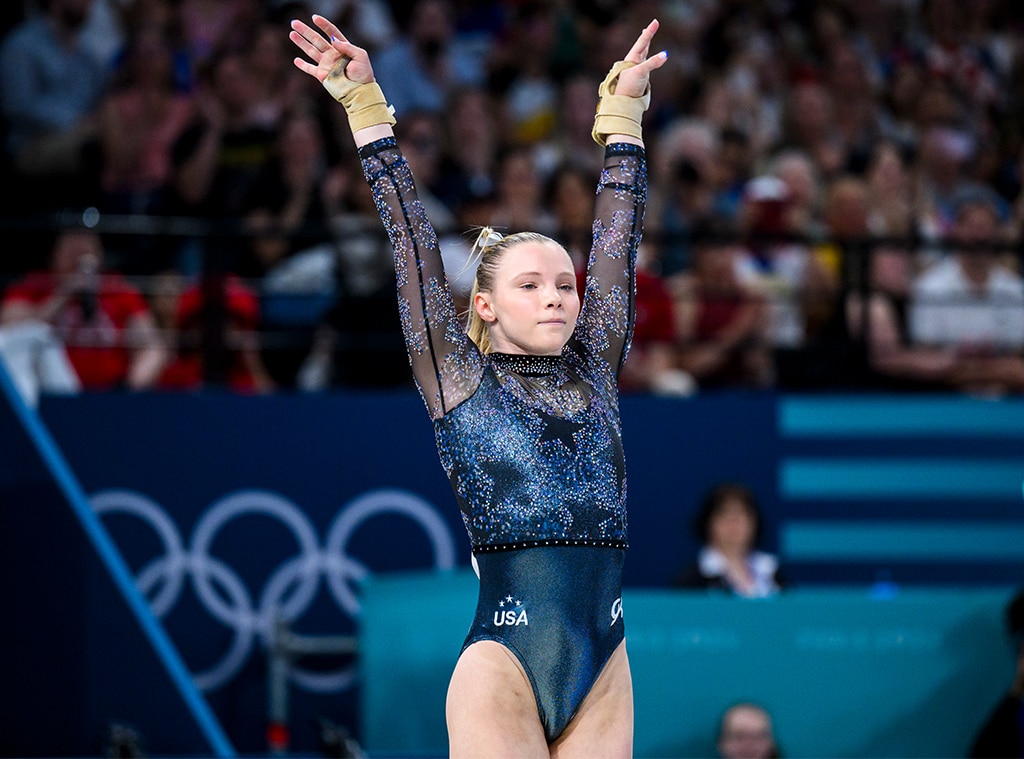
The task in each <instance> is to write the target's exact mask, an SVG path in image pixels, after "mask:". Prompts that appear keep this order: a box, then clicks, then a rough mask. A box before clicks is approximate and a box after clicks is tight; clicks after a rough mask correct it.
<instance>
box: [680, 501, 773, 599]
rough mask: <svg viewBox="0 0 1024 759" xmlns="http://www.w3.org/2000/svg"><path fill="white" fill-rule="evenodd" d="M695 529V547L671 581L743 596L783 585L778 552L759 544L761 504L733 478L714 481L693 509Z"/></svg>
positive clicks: (764, 593)
mask: <svg viewBox="0 0 1024 759" xmlns="http://www.w3.org/2000/svg"><path fill="white" fill-rule="evenodd" d="M694 529H695V531H696V534H697V538H698V540H699V541H700V549H699V552H698V554H697V557H696V559H695V560H694V561H693V562H692V563H691V564H689V565H687V566H686V567H684V569H683V570H682V571H681V572H680V573H679V574H678V575H677V576H676V577H675V579H674V581H673V585H674V587H677V588H691V589H705V590H717V591H725V592H728V593H731V594H734V595H736V596H742V597H745V598H763V597H766V596H772V595H775V594H776V593H778V592H780V591H781V590H782V589H783V588H784V587H785V582H784V580H783V579H782V577H781V574H780V572H779V560H778V558H777V557H776V556H774V555H773V554H770V553H766V552H765V551H762V550H760V549H759V548H758V544H759V542H760V539H761V530H762V523H761V510H760V507H759V506H758V502H757V497H756V496H755V495H754V493H753V491H751V490H750V488H748V487H746V486H745V485H742V484H740V483H737V482H723V483H720V484H718V485H716V486H715V487H713V488H712V489H711V490H710V491H709V492H708V493H707V495H706V496H705V497H704V501H703V503H702V504H701V507H700V510H699V511H698V512H697V515H696V518H695V519H694Z"/></svg>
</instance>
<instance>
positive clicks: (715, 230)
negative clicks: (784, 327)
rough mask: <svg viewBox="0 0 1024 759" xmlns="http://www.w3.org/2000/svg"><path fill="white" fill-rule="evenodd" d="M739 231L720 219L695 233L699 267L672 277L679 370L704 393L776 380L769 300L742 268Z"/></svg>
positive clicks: (703, 225)
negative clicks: (769, 326)
mask: <svg viewBox="0 0 1024 759" xmlns="http://www.w3.org/2000/svg"><path fill="white" fill-rule="evenodd" d="M740 250H741V248H740V245H739V241H738V239H737V233H736V227H735V225H733V224H732V223H730V222H729V221H728V220H726V219H721V218H718V217H715V218H712V219H708V220H705V221H703V222H702V223H701V224H699V225H698V227H697V228H696V229H695V230H694V232H693V265H692V266H691V267H690V268H689V269H688V270H686V271H685V272H683V273H682V274H677V275H675V276H672V277H670V278H668V285H669V287H670V289H671V292H672V295H673V311H674V314H675V339H676V347H675V362H674V363H675V366H676V367H677V368H679V369H681V370H683V371H685V372H687V373H688V374H689V375H690V376H691V377H693V378H694V379H695V381H696V382H697V384H698V386H699V387H700V388H701V389H712V388H726V387H767V386H769V385H770V384H771V383H772V381H773V380H774V373H773V367H772V352H771V336H770V334H769V331H768V301H767V299H766V297H765V293H764V292H763V291H762V290H761V288H760V287H759V286H758V284H757V283H756V282H755V281H753V280H752V279H751V278H750V277H747V276H744V273H743V270H742V267H741V266H740Z"/></svg>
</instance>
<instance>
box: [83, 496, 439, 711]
mask: <svg viewBox="0 0 1024 759" xmlns="http://www.w3.org/2000/svg"><path fill="white" fill-rule="evenodd" d="M90 500H91V502H92V506H93V509H94V510H95V511H96V513H97V514H99V515H100V516H101V517H102V516H106V515H110V514H116V513H122V514H127V515H130V516H132V517H135V518H137V519H140V520H142V521H143V522H145V523H147V525H148V526H149V527H150V528H151V529H152V530H153V531H154V532H155V533H156V536H157V538H158V539H159V541H160V543H161V545H162V547H163V554H162V555H161V556H158V557H157V558H154V559H152V560H150V561H149V562H148V563H146V564H145V565H144V566H142V567H141V568H140V569H139V570H138V572H137V574H136V577H135V583H136V587H137V588H138V589H139V592H140V593H142V594H143V596H144V597H145V598H146V599H147V600H148V601H149V604H150V607H151V609H152V611H153V614H154V615H155V616H156V617H157V618H158V619H163V618H164V617H165V616H166V615H167V614H168V613H170V612H171V610H172V609H174V607H175V605H176V604H177V603H178V600H179V599H180V597H181V595H182V592H183V591H184V589H185V587H186V585H185V583H186V580H188V581H189V582H190V583H191V588H192V590H193V592H194V593H195V596H196V598H197V599H198V600H199V602H200V603H201V604H202V606H203V607H204V609H205V610H206V611H207V612H208V613H209V614H210V616H211V617H213V618H214V619H215V620H217V621H218V622H220V623H221V624H223V625H225V626H226V627H228V628H230V629H231V630H232V631H233V633H234V635H233V640H232V643H231V645H230V647H229V649H228V651H227V652H226V653H225V654H224V656H223V657H222V658H221V659H220V661H218V662H217V663H216V664H214V665H213V666H211V667H209V668H208V669H206V670H203V671H201V672H194V673H193V677H194V679H195V682H196V685H197V687H199V688H200V689H201V690H204V691H212V690H215V689H217V688H219V687H221V686H223V685H225V684H226V683H228V682H230V681H231V680H232V679H233V678H234V677H235V676H236V675H237V674H238V672H239V671H240V670H241V669H242V667H243V666H244V665H245V663H246V661H248V659H249V656H250V654H251V653H252V650H253V647H254V645H255V644H256V643H257V641H259V642H260V643H262V645H263V646H264V647H266V646H267V645H269V644H270V643H271V635H272V634H273V632H274V627H275V624H276V623H277V622H279V621H284V622H287V623H292V622H294V621H295V620H297V619H299V618H300V617H301V616H302V615H303V614H304V613H305V611H306V610H307V608H308V607H309V606H310V605H311V603H312V602H313V600H314V598H315V596H316V595H317V592H318V590H319V588H320V581H321V578H323V579H324V580H325V582H326V586H327V588H328V590H329V592H330V595H331V597H332V598H333V600H334V603H335V604H336V605H337V607H338V608H339V609H340V610H341V611H342V612H344V613H345V614H347V615H348V616H350V617H352V618H356V617H358V615H359V611H360V605H359V600H358V598H357V596H356V593H355V589H354V586H357V585H358V583H360V582H361V581H363V580H365V579H366V578H367V577H368V576H370V574H371V570H370V569H369V568H368V567H367V566H365V565H364V564H363V563H361V562H359V561H358V560H356V559H355V558H353V557H352V556H350V555H349V554H348V553H347V551H346V549H347V547H348V543H349V540H350V538H351V537H352V535H353V533H354V532H355V531H356V529H357V528H358V527H359V526H360V525H361V524H363V523H364V522H366V521H367V520H369V519H371V518H373V517H377V516H381V515H396V516H399V517H404V518H406V519H411V520H412V521H413V522H414V523H416V525H417V526H418V527H419V528H420V529H421V530H422V531H423V533H424V534H425V536H426V538H427V540H428V541H429V543H430V547H431V550H432V554H433V567H434V568H435V569H438V570H446V569H451V568H453V567H454V566H455V562H456V555H455V545H454V541H453V538H452V534H451V531H450V530H449V528H448V525H447V524H446V523H445V522H444V520H443V519H442V518H441V516H440V515H439V514H438V512H437V510H436V509H435V508H434V507H433V506H432V505H431V504H430V503H428V502H427V501H425V500H423V499H421V498H419V497H418V496H416V495H414V494H412V493H409V492H407V491H404V490H397V489H380V490H372V491H368V492H366V493H363V494H362V495H360V496H358V497H356V498H355V499H353V500H352V501H350V502H348V503H347V504H345V505H344V506H343V507H342V508H341V509H339V511H338V513H337V514H336V515H335V517H334V519H333V521H332V522H331V524H330V527H329V528H328V530H327V533H326V538H325V539H324V541H323V545H322V546H321V543H320V539H319V536H318V535H317V531H316V528H315V527H314V526H313V524H312V523H311V522H310V520H309V518H308V517H307V516H306V514H305V513H304V512H303V511H302V510H301V509H300V508H298V507H297V506H296V505H295V504H293V503H292V502H291V501H289V500H288V499H286V498H284V497H282V496H280V495H277V494H275V493H270V492H266V491H262V490H242V491H237V492H234V493H231V494H229V495H227V496H224V497H223V498H221V499H220V500H218V501H216V502H214V503H213V504H212V505H211V506H210V508H209V509H208V510H207V511H206V512H204V513H203V514H202V516H201V517H200V519H199V521H198V522H197V524H196V526H195V529H194V531H193V533H192V539H191V542H190V543H189V545H188V547H186V546H185V543H184V541H183V539H182V537H181V535H180V534H179V531H178V528H177V526H176V525H175V523H174V521H173V520H172V519H171V517H170V516H169V515H168V514H167V513H166V512H165V511H164V510H163V509H162V508H161V507H160V506H159V504H157V503H156V502H154V501H153V500H152V499H150V498H148V497H146V496H145V495H142V494H141V493H137V492H135V491H131V490H119V489H110V490H103V491H100V492H98V493H96V494H95V495H93V496H92V497H91V499H90ZM247 515H257V516H262V517H267V518H270V519H273V520H276V521H278V522H280V523H281V524H282V525H284V526H285V527H286V528H287V529H288V530H289V531H290V532H291V534H292V536H293V537H294V539H295V543H296V545H297V547H298V554H297V555H295V556H293V557H291V558H289V559H288V560H286V561H284V562H283V563H282V564H280V566H278V567H277V568H276V569H275V570H274V571H273V572H272V573H271V574H270V576H269V577H268V578H267V580H266V582H265V583H264V585H263V587H262V588H261V589H260V591H259V594H258V595H255V594H254V593H252V592H251V591H250V588H249V587H247V585H246V583H245V581H244V580H243V579H242V577H241V576H240V575H239V574H238V572H236V571H235V570H234V568H233V567H231V566H229V565H228V564H227V563H226V562H225V561H223V560H222V559H220V558H218V557H217V556H215V555H213V554H212V553H211V546H212V544H213V542H214V539H215V538H216V537H217V535H218V534H219V533H220V532H221V531H222V530H223V529H224V528H225V527H226V526H227V525H228V524H229V523H230V522H232V521H233V520H235V519H237V518H238V517H241V516H247ZM290 676H291V680H292V682H293V683H295V684H296V685H297V686H298V687H301V688H304V689H305V690H308V691H313V692H318V693H336V692H339V691H343V690H345V689H346V688H348V687H350V686H351V685H352V683H353V681H354V679H355V671H354V666H353V665H348V666H345V667H342V668H340V669H338V670H335V671H328V672H323V671H318V672H315V673H314V672H310V671H307V670H303V669H302V668H300V667H298V666H296V665H294V664H293V666H292V668H291V673H290Z"/></svg>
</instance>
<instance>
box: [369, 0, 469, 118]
mask: <svg viewBox="0 0 1024 759" xmlns="http://www.w3.org/2000/svg"><path fill="white" fill-rule="evenodd" d="M455 19H456V16H455V9H454V8H453V5H452V3H451V2H450V0H422V2H417V3H413V4H412V6H411V8H410V10H409V15H408V17H407V18H406V19H404V20H405V21H407V25H406V26H405V27H404V29H403V31H404V34H402V35H400V36H398V37H397V38H396V39H395V40H393V41H392V42H390V43H388V44H386V45H384V46H383V47H382V48H381V49H380V51H379V52H376V53H375V57H374V61H373V71H374V75H375V76H376V78H377V81H378V82H380V86H381V88H382V89H383V90H384V91H385V92H387V93H388V100H389V102H390V104H391V105H393V106H394V108H395V116H396V117H397V118H398V120H399V123H401V117H402V115H403V114H404V113H405V112H407V111H410V110H420V109H422V110H427V111H433V112H435V113H441V111H442V110H443V108H444V105H445V103H446V102H447V100H448V97H449V94H450V93H451V92H453V91H454V90H455V89H457V88H459V87H462V86H466V85H481V84H483V83H484V68H483V65H482V62H481V60H480V56H479V54H478V53H477V52H476V51H475V50H474V49H473V45H471V44H469V42H468V41H466V40H463V39H461V38H460V37H459V36H458V35H457V34H456V29H455ZM396 20H397V21H399V22H401V21H402V20H403V19H398V18H396Z"/></svg>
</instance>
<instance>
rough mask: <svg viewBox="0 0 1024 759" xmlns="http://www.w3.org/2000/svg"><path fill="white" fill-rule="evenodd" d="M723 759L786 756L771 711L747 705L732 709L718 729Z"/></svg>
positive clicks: (756, 758)
mask: <svg viewBox="0 0 1024 759" xmlns="http://www.w3.org/2000/svg"><path fill="white" fill-rule="evenodd" d="M716 747H717V748H718V755H719V756H720V757H721V759H778V758H779V757H780V756H782V754H781V752H780V751H779V746H778V744H777V743H776V741H775V730H774V728H773V727H772V718H771V715H769V714H768V711H767V710H766V709H765V708H764V707H763V706H760V705H758V704H753V703H749V702H743V703H738V704H734V705H733V706H730V707H729V708H728V709H727V710H726V711H725V714H723V715H722V720H721V722H720V724H719V728H718V740H717V742H716Z"/></svg>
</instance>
